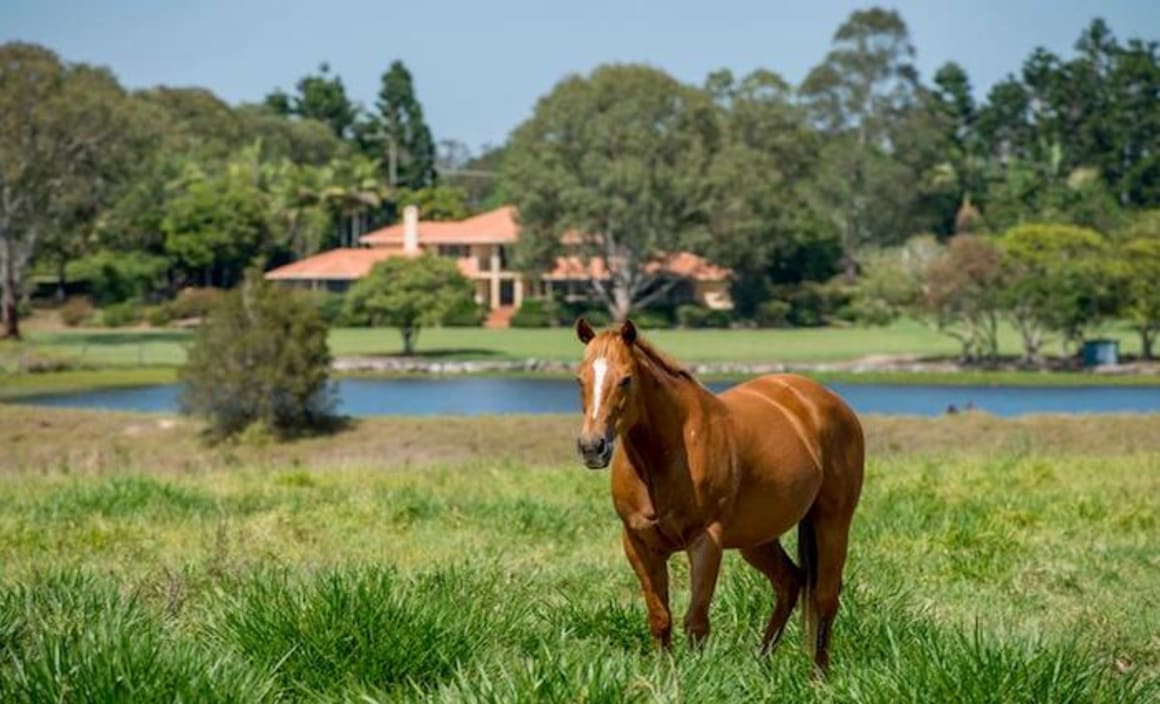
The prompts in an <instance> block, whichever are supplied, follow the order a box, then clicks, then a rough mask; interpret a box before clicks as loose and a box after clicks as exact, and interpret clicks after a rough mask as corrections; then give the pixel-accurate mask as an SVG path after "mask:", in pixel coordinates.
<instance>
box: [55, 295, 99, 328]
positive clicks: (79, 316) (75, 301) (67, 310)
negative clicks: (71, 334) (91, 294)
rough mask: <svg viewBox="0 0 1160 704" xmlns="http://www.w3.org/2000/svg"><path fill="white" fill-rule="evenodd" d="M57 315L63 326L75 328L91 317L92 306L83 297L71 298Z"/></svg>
mask: <svg viewBox="0 0 1160 704" xmlns="http://www.w3.org/2000/svg"><path fill="white" fill-rule="evenodd" d="M57 315H59V316H60V322H62V323H64V325H65V326H67V327H70V328H75V327H77V326H78V325H83V324H84V323H86V322H88V321H89V319H91V318H92V317H93V304H92V302H90V301H89V299H88V298H86V297H84V296H73V297H72V298H69V299H68V300H67V301H65V302H64V305H62V306H61V307H60V308H59V309H58V310H57Z"/></svg>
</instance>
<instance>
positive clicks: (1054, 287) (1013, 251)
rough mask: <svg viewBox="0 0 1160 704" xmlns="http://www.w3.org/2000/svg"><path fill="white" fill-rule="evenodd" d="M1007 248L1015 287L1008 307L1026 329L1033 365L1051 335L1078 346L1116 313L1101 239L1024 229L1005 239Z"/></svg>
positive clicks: (1076, 230) (1060, 228)
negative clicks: (1092, 330) (1051, 333)
mask: <svg viewBox="0 0 1160 704" xmlns="http://www.w3.org/2000/svg"><path fill="white" fill-rule="evenodd" d="M1002 246H1003V252H1004V262H1005V267H1006V273H1005V276H1006V277H1007V279H1006V280H1007V281H1008V282H1009V283H1008V285H1007V286H1006V287H1005V289H1004V292H1003V306H1004V308H1005V309H1006V310H1007V311H1008V313H1009V315H1010V316H1011V318H1012V320H1013V322H1014V323H1015V324H1016V326H1017V327H1018V328H1019V329H1020V333H1021V335H1022V337H1023V342H1024V356H1025V358H1026V359H1027V360H1029V361H1030V360H1034V359H1035V357H1036V356H1037V355H1038V354H1039V347H1040V345H1041V344H1042V341H1043V334H1044V333H1045V332H1047V331H1050V332H1056V333H1059V334H1060V335H1061V337H1062V339H1063V341H1064V343H1065V344H1066V343H1073V344H1074V343H1078V342H1080V341H1082V339H1083V336H1084V332H1085V331H1086V330H1087V329H1089V328H1091V327H1092V326H1093V325H1095V324H1096V323H1098V322H1099V321H1100V320H1102V319H1103V318H1104V317H1105V316H1106V315H1107V314H1108V312H1109V311H1110V310H1111V309H1112V306H1113V301H1112V295H1113V293H1114V291H1113V283H1114V278H1113V276H1112V271H1111V269H1110V268H1109V259H1108V258H1107V248H1108V245H1107V241H1106V240H1105V239H1104V237H1103V236H1101V235H1100V233H1098V232H1096V231H1094V230H1089V229H1085V228H1081V227H1075V226H1071V225H1058V224H1035V225H1020V226H1018V227H1014V228H1011V229H1010V230H1008V231H1007V232H1006V233H1005V234H1004V235H1003V239H1002Z"/></svg>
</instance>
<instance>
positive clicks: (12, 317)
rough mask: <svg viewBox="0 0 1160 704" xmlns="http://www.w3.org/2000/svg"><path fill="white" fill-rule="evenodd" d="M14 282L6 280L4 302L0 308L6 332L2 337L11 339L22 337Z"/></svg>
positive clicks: (0, 304)
mask: <svg viewBox="0 0 1160 704" xmlns="http://www.w3.org/2000/svg"><path fill="white" fill-rule="evenodd" d="M13 289H14V286H13V285H12V282H10V281H6V282H5V286H4V296H3V302H2V303H0V310H2V313H3V316H2V317H3V323H4V334H3V335H0V338H7V339H9V340H19V339H20V318H19V311H18V310H17V297H16V292H15V291H14V290H13Z"/></svg>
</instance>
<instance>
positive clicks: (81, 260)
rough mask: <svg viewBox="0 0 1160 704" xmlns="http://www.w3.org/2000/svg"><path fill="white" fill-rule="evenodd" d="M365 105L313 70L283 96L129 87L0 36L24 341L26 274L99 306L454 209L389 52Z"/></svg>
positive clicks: (9, 240) (7, 209) (2, 249)
mask: <svg viewBox="0 0 1160 704" xmlns="http://www.w3.org/2000/svg"><path fill="white" fill-rule="evenodd" d="M382 83H383V88H382V91H381V92H380V95H379V100H378V101H377V102H376V111H375V112H373V113H371V112H366V111H364V110H362V109H361V108H359V107H358V106H356V105H355V104H353V103H352V102H351V101H350V100H349V99H348V98H347V97H346V93H345V89H344V87H343V84H342V81H341V79H340V78H339V77H337V76H333V75H331V74H330V73H329V70H328V68H327V67H326V66H325V65H324V66H323V67H322V68H321V69H320V70H319V72H318V73H316V74H311V75H308V76H306V77H304V78H303V79H302V80H301V81H299V82H298V84H297V86H296V89H295V91H294V92H293V93H292V94H287V93H284V92H281V91H274V92H273V93H271V95H270V96H269V97H268V98H267V99H266V101H265V102H264V103H262V104H243V105H239V106H230V105H227V104H226V103H225V102H224V101H222V100H221V99H219V98H218V97H217V96H215V95H214V94H213V93H211V92H210V91H208V90H204V89H200V88H169V87H164V86H162V87H156V88H150V89H146V90H138V91H128V90H126V89H125V88H124V87H123V86H121V85H120V83H119V82H118V81H117V79H116V77H115V76H114V75H113V74H112V73H111V72H110V71H109V70H107V69H104V68H99V67H94V66H89V65H86V64H82V63H69V62H66V61H63V60H61V58H60V57H58V56H57V55H56V54H55V53H54V52H52V51H51V50H49V49H47V48H45V47H41V46H37V45H33V44H26V43H20V42H11V43H7V44H3V45H0V293H2V303H0V310H2V312H3V336H7V337H18V336H19V318H20V314H21V309H22V308H23V307H24V305H25V302H26V301H27V299H28V297H29V296H30V295H31V294H32V292H33V290H32V289H33V286H32V282H31V280H30V275H31V274H33V273H35V274H38V275H40V276H38V278H53V279H55V281H56V291H57V295H58V297H59V298H61V299H62V300H63V298H64V297H65V296H66V295H67V293H68V291H69V290H70V285H69V281H70V280H76V279H84V280H85V281H86V282H88V284H89V287H88V292H89V294H90V295H91V296H92V297H93V298H94V299H95V300H96V302H97V303H98V304H102V305H106V304H114V303H118V302H121V301H125V300H149V299H153V300H156V299H159V298H166V297H171V296H173V295H174V294H175V293H176V292H177V291H179V290H181V289H183V288H185V287H189V286H198V287H205V286H212V287H220V288H229V287H232V286H234V285H235V284H237V283H238V282H240V281H241V279H242V276H243V272H244V271H245V269H246V268H247V267H248V266H250V265H251V264H252V263H253V262H255V261H260V262H262V263H263V264H264V265H266V266H272V265H277V264H281V263H285V262H288V261H291V260H293V259H297V258H301V257H305V256H309V255H311V254H315V253H317V252H318V251H320V250H324V249H329V248H332V247H335V246H352V245H353V244H354V243H355V242H356V241H357V238H358V236H359V235H361V234H363V233H364V232H366V231H367V230H369V229H371V228H372V227H375V226H378V225H380V224H383V223H386V222H390V221H391V220H392V219H393V218H394V217H395V216H396V213H397V212H399V211H401V208H402V206H404V205H407V204H411V203H414V204H417V205H419V206H420V207H421V209H422V211H423V215H424V217H428V218H459V217H463V216H465V215H466V214H467V213H468V200H467V198H468V195H467V193H466V192H465V191H463V190H461V189H459V188H456V187H455V186H454V185H453V184H449V183H444V182H442V181H441V180H440V179H439V177H438V172H437V163H436V162H437V159H436V154H435V147H434V146H433V143H432V138H431V132H430V129H429V128H428V127H427V125H426V123H425V121H424V118H423V113H422V109H421V107H420V105H419V102H418V99H417V97H416V95H415V90H414V86H413V83H412V79H411V76H410V73H409V72H408V71H407V69H406V67H405V66H404V65H403V64H402V63H400V62H397V61H396V62H394V63H392V64H391V66H390V67H389V69H388V70H387V71H386V72H385V73H384V74H383V77H382Z"/></svg>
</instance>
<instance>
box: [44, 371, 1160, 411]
mask: <svg viewBox="0 0 1160 704" xmlns="http://www.w3.org/2000/svg"><path fill="white" fill-rule="evenodd" d="M734 383H735V382H711V383H709V384H707V386H709V388H711V389H713V390H714V391H721V390H724V389H726V388H728V387H730V386H732V385H733V384H734ZM829 386H830V388H832V389H834V390H835V391H837V392H838V393H839V394H841V396H842V397H843V398H845V399H846V400H847V402H849V403H850V405H851V406H853V407H854V410H856V411H857V412H859V413H881V414H905V415H922V416H933V415H939V414H942V413H945V412H946V411H947V408H948V406H951V405H954V406H955V407H956V408H958V409H964V408H969V407H974V408H976V409H979V410H982V411H986V412H988V413H992V414H995V415H998V416H1017V415H1024V414H1028V413H1120V412H1137V413H1156V412H1160V387H1146V386H1083V387H1050V386H1048V387H1034V386H1028V387H1012V386H933V385H908V384H830V385H829ZM336 387H337V392H338V398H339V402H340V403H339V410H340V411H341V412H342V413H344V414H346V415H351V416H373V415H413V416H427V415H443V414H451V415H469V416H470V415H487V414H505V413H509V414H510V413H576V412H578V410H579V407H580V405H579V404H580V401H579V398H578V395H577V391H576V384H575V382H573V381H572V380H570V379H534V378H511V377H455V378H394V379H342V380H340V381H338V382H337V383H336ZM179 391H180V387H179V386H177V385H176V384H170V385H164V386H145V387H138V388H132V389H106V390H102V391H85V392H78V393H66V394H55V395H51V396H39V397H34V398H28V399H24V400H22V401H21V403H26V404H33V405H38V406H56V407H63V408H97V409H110V410H118V411H152V412H173V411H175V410H176V409H177V397H178V393H179Z"/></svg>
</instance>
